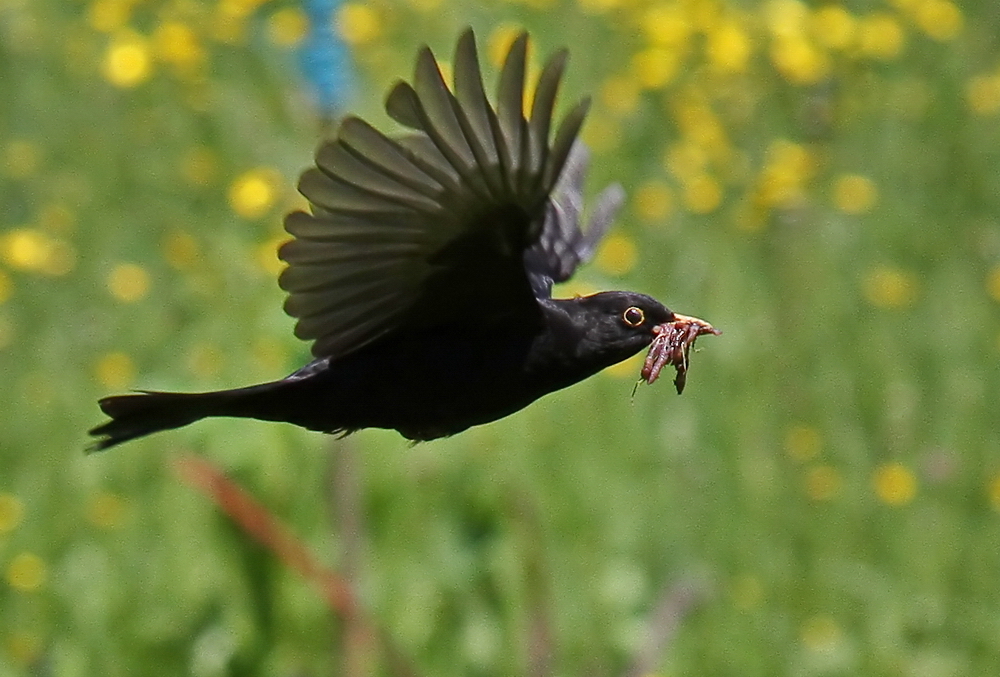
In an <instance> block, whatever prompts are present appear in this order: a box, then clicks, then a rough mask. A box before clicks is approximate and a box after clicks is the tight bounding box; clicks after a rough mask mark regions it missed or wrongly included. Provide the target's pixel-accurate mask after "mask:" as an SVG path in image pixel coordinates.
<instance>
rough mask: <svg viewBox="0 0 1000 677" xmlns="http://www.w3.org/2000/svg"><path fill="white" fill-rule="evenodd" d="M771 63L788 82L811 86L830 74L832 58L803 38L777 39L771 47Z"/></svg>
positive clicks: (797, 36)
mask: <svg viewBox="0 0 1000 677" xmlns="http://www.w3.org/2000/svg"><path fill="white" fill-rule="evenodd" d="M771 61H772V63H774V67H775V68H776V69H777V70H778V72H779V73H781V75H783V76H784V77H785V79H786V80H788V81H789V82H792V83H794V84H797V85H811V84H815V83H817V82H819V81H820V80H822V79H823V78H825V77H826V76H827V75H828V74H829V72H830V57H829V56H827V54H826V52H824V51H822V50H821V49H819V48H818V47H817V46H816V45H814V44H813V43H811V42H809V40H807V39H806V38H805V37H803V36H799V35H796V36H790V37H780V38H777V39H776V40H775V41H774V42H773V43H772V45H771Z"/></svg>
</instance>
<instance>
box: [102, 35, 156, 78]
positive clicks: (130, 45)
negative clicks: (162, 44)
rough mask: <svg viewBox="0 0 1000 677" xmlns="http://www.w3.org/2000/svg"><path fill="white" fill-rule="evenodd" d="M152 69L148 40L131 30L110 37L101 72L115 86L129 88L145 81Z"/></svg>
mask: <svg viewBox="0 0 1000 677" xmlns="http://www.w3.org/2000/svg"><path fill="white" fill-rule="evenodd" d="M152 71H153V60H152V58H151V56H150V51H149V43H148V41H147V40H146V39H145V38H144V37H142V36H141V35H139V34H138V33H135V32H133V31H122V32H120V33H118V34H116V35H115V36H114V38H112V40H111V43H110V44H109V45H108V48H107V51H105V53H104V65H103V68H102V72H103V73H104V77H105V79H107V81H108V82H110V83H111V84H113V85H115V86H116V87H122V88H129V87H135V86H137V85H140V84H142V83H143V82H145V81H146V80H147V79H148V78H149V76H150V75H151V74H152Z"/></svg>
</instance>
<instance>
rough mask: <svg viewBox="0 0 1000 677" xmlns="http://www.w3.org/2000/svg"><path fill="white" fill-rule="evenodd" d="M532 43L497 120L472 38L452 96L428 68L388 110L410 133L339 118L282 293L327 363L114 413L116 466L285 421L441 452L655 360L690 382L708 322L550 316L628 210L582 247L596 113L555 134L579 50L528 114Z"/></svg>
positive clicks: (148, 400)
mask: <svg viewBox="0 0 1000 677" xmlns="http://www.w3.org/2000/svg"><path fill="white" fill-rule="evenodd" d="M526 50H527V35H526V34H521V35H520V36H519V37H518V38H517V39H516V40H515V41H514V42H513V44H512V46H511V47H510V51H509V53H508V54H507V57H506V60H505V62H504V64H503V67H502V69H501V72H500V80H499V85H498V91H497V96H496V103H495V105H493V104H491V103H490V101H489V100H488V98H487V96H486V93H485V90H484V86H483V82H482V75H481V73H480V68H479V59H478V57H477V54H476V43H475V38H474V36H473V33H472V31H471V30H467V31H466V32H465V33H463V34H462V36H461V37H460V38H459V40H458V45H457V47H456V50H455V58H454V61H453V64H454V66H453V68H454V84H453V86H452V88H450V89H449V88H448V86H447V85H446V84H445V82H444V80H443V78H442V76H441V71H440V69H439V68H438V65H437V62H436V61H435V59H434V56H433V54H432V53H431V51H430V50H429V49H427V48H426V47H425V48H423V49H421V50H420V53H419V54H418V56H417V63H416V70H415V73H414V76H413V81H412V83H407V82H399V83H397V84H396V85H395V86H394V87H393V88H392V90H391V91H390V93H389V96H388V98H387V100H386V105H385V107H386V110H387V112H388V113H389V116H390V117H392V118H393V119H394V120H395V121H396V122H398V123H399V124H400V125H402V126H403V127H405V128H407V130H408V131H407V132H405V133H403V134H400V135H397V136H386V135H384V134H382V133H381V132H379V131H377V130H376V129H375V128H373V127H372V126H371V125H369V124H368V123H367V122H365V121H363V120H361V119H359V118H356V117H348V118H346V119H344V120H343V121H342V122H341V124H340V127H339V129H338V131H337V134H336V138H335V139H333V140H329V141H326V142H324V143H323V144H322V145H320V147H319V150H318V151H317V153H316V166H315V167H312V168H310V169H308V170H307V171H305V172H304V173H303V174H302V178H301V180H300V182H299V191H300V192H301V193H302V194H303V195H304V196H305V197H306V198H307V199H308V200H309V203H310V212H309V213H306V212H294V213H292V214H289V215H288V217H287V218H286V219H285V228H286V230H287V231H288V232H289V233H290V234H291V236H292V238H293V239H291V240H290V241H289V242H287V243H286V244H285V245H283V246H282V247H281V249H280V251H279V256H280V258H281V259H282V260H284V261H285V262H286V263H287V264H288V267H287V268H286V269H285V270H284V272H283V273H282V275H281V277H280V279H279V284H280V285H281V288H282V289H284V290H285V291H287V292H288V299H287V301H286V303H285V310H286V312H287V313H288V314H289V315H291V316H293V317H295V318H296V319H297V324H296V326H295V335H296V336H298V337H299V338H301V339H306V340H310V341H312V342H313V343H312V352H313V355H314V356H315V359H314V360H313V361H312V362H310V363H309V364H307V365H306V366H304V367H303V368H301V369H299V370H298V371H296V372H295V373H293V374H291V375H290V376H287V377H285V378H283V379H280V380H277V381H274V382H271V383H263V384H260V385H254V386H250V387H245V388H237V389H234V390H222V391H218V392H208V393H164V392H141V393H135V394H130V395H119V396H114V397H106V398H104V399H102V400H101V401H100V406H101V409H102V410H103V411H104V413H105V414H107V415H108V416H110V417H111V420H110V421H107V422H106V423H104V424H103V425H100V426H98V427H96V428H94V429H93V430H91V431H90V434H91V435H93V436H95V437H96V438H97V439H96V441H95V442H94V444H93V446H92V447H91V449H92V450H100V449H106V448H108V447H111V446H114V445H116V444H120V443H122V442H125V441H128V440H131V439H134V438H136V437H141V436H143V435H148V434H150V433H153V432H157V431H160V430H166V429H170V428H178V427H180V426H184V425H187V424H189V423H192V422H194V421H197V420H199V419H202V418H205V417H207V416H238V417H247V418H256V419H262V420H266V421H287V422H289V423H294V424H295V425H299V426H302V427H304V428H308V429H310V430H318V431H322V432H327V433H339V434H349V433H352V432H354V431H356V430H360V429H362V428H389V429H394V430H397V431H399V433H400V434H402V435H403V436H404V437H406V438H409V439H410V440H431V439H435V438H438V437H446V436H448V435H454V434H455V433H458V432H461V431H463V430H465V429H466V428H468V427H470V426H474V425H479V424H482V423H488V422H490V421H495V420H497V419H499V418H503V417H504V416H507V415H508V414H512V413H514V412H515V411H517V410H519V409H521V408H523V407H525V406H527V405H528V404H530V403H531V402H533V401H534V400H536V399H538V398H539V397H541V396H543V395H545V394H547V393H551V392H553V391H555V390H559V389H560V388H565V387H566V386H569V385H572V384H574V383H576V382H578V381H581V380H583V379H585V378H587V377H588V376H591V375H592V374H595V373H597V372H598V371H600V370H602V369H604V368H605V367H608V366H610V365H613V364H615V363H617V362H620V361H622V360H624V359H626V358H628V357H631V356H632V355H634V354H636V353H638V352H639V351H641V350H642V349H644V348H647V347H649V348H650V351H649V356H648V358H647V360H646V364H645V365H644V367H643V370H642V378H643V379H644V380H646V381H647V382H652V381H653V380H655V378H656V376H657V375H658V374H659V372H660V369H661V368H662V367H663V366H664V365H666V364H670V365H673V366H674V367H675V368H676V369H677V379H676V380H675V384H676V385H677V390H678V392H680V390H681V389H682V388H683V385H684V377H685V373H686V370H687V359H688V352H689V349H690V347H691V344H692V343H693V342H694V340H695V339H696V338H697V337H698V336H699V335H702V334H709V333H711V334H716V333H718V332H717V331H716V330H715V329H713V328H712V327H711V325H709V324H708V323H706V322H703V321H702V320H698V319H696V318H691V317H686V316H683V315H677V314H675V313H673V312H671V311H670V310H669V309H668V308H666V307H664V306H663V305H662V304H660V303H659V302H657V301H656V300H654V299H652V298H650V297H649V296H646V295H644V294H637V293H633V292H625V291H611V292H602V293H599V294H594V295H592V296H584V297H576V298H571V299H553V298H551V288H552V284H553V283H554V282H561V281H564V280H566V279H568V278H569V277H570V276H571V275H572V274H573V271H574V270H575V269H576V267H577V266H578V265H579V264H580V263H582V262H584V261H586V260H588V259H589V258H590V257H591V255H592V254H593V253H594V249H595V247H596V246H597V244H598V242H599V241H600V239H601V237H602V236H603V235H604V233H605V231H606V230H607V228H608V225H609V224H610V222H611V220H612V219H613V217H614V214H615V212H616V211H617V210H618V207H619V206H620V205H621V202H622V199H623V192H622V190H621V188H620V187H619V186H611V187H609V188H607V189H605V190H604V192H603V193H601V194H600V196H599V197H598V198H597V202H596V205H595V206H594V207H593V208H592V209H591V210H590V213H591V217H590V222H589V224H588V228H587V229H586V230H581V228H580V221H581V212H582V209H583V204H582V202H583V182H584V178H585V174H586V171H587V164H588V159H587V151H586V149H585V147H584V146H583V144H582V142H580V141H579V140H578V139H577V134H578V132H579V130H580V126H581V124H582V123H583V119H584V116H585V115H586V112H587V108H588V103H589V102H588V101H587V100H584V101H581V102H580V103H578V104H577V105H576V106H574V107H573V108H571V109H570V111H569V112H568V113H567V114H566V116H565V117H564V118H563V119H562V121H561V122H560V123H559V124H558V127H557V128H556V129H555V132H554V134H550V131H551V130H550V128H551V127H552V126H553V119H552V118H553V106H554V102H555V98H556V90H557V89H558V87H559V82H560V79H561V77H562V73H563V69H564V67H565V65H566V59H567V52H566V51H565V50H562V51H559V52H557V53H556V54H555V55H553V56H552V57H551V58H550V59H549V60H548V62H547V63H546V64H545V66H544V68H542V71H541V73H540V74H539V76H538V80H537V82H536V83H535V87H534V97H533V100H532V103H531V106H530V110H527V111H526V110H524V109H523V104H522V102H523V100H524V91H525V58H526Z"/></svg>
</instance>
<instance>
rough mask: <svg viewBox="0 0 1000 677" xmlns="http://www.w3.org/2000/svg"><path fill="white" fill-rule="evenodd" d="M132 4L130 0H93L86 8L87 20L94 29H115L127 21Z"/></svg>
mask: <svg viewBox="0 0 1000 677" xmlns="http://www.w3.org/2000/svg"><path fill="white" fill-rule="evenodd" d="M132 4H133V2H132V0H94V2H92V3H91V4H90V6H89V7H88V8H87V22H88V23H89V24H90V27H91V28H93V29H94V30H96V31H101V32H103V33H110V32H112V31H116V30H118V29H119V28H122V27H123V26H124V25H125V24H127V23H128V20H129V17H130V16H131V14H132Z"/></svg>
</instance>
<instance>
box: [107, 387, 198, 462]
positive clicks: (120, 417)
mask: <svg viewBox="0 0 1000 677" xmlns="http://www.w3.org/2000/svg"><path fill="white" fill-rule="evenodd" d="M215 397H216V393H161V392H149V391H141V392H139V393H135V394H132V395H115V396H114V397H105V398H104V399H102V400H101V401H100V402H99V404H100V406H101V410H102V411H103V412H104V413H105V414H107V415H108V416H110V417H111V420H110V421H108V422H107V423H104V424H102V425H99V426H97V427H96V428H94V429H93V430H91V431H90V434H91V435H93V436H94V437H97V438H99V439H97V440H96V441H95V442H94V443H93V444H92V445H90V446H89V447H88V448H87V451H88V452H95V451H103V450H104V449H108V448H109V447H113V446H115V445H117V444H121V443H122V442H128V441H129V440H134V439H135V438H137V437H143V436H145V435H149V434H151V433H155V432H159V431H161V430H169V429H171V428H180V427H181V426H185V425H187V424H189V423H194V422H195V421H197V420H198V419H201V418H204V417H205V416H211V415H213V414H214V413H215V412H213V411H212V409H213V407H212V406H211V405H212V400H213V399H214V398H215Z"/></svg>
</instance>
